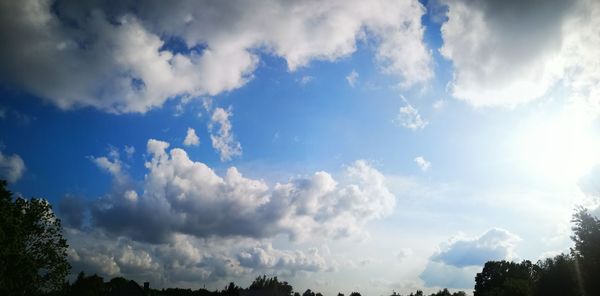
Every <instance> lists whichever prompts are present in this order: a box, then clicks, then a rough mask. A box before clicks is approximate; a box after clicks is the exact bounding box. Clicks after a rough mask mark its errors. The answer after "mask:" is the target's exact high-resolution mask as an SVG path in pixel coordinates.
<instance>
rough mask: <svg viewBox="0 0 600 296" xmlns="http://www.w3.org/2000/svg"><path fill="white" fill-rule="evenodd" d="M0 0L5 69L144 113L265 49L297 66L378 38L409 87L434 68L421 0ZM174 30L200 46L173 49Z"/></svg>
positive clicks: (33, 84) (222, 78) (241, 74)
mask: <svg viewBox="0 0 600 296" xmlns="http://www.w3.org/2000/svg"><path fill="white" fill-rule="evenodd" d="M1 5H2V6H1V9H0V28H2V32H3V33H2V34H0V36H2V37H1V38H2V39H0V42H1V43H2V44H6V45H7V46H3V47H2V49H1V50H0V65H2V67H1V68H0V76H2V77H3V78H4V79H7V80H8V81H10V82H11V83H12V84H14V85H16V86H18V87H21V88H24V89H26V90H27V91H29V92H31V93H33V94H35V95H38V96H40V97H43V98H44V99H46V100H47V101H49V102H51V103H53V104H55V105H57V106H59V107H60V108H63V109H69V108H75V107H81V106H92V107H96V108H98V109H102V110H105V111H108V112H113V113H124V112H141V113H143V112H146V111H147V110H149V109H151V108H156V107H160V106H162V105H163V104H164V102H165V101H166V100H168V99H169V98H173V97H179V96H186V95H190V96H202V95H217V94H220V93H223V92H227V91H231V90H234V89H237V88H239V87H241V86H243V85H244V84H246V83H247V82H248V81H249V80H251V79H252V78H253V72H254V70H255V69H256V67H257V65H258V61H259V55H257V54H256V51H264V52H266V53H269V54H272V55H275V56H279V57H282V58H283V59H285V60H286V62H287V65H288V68H289V69H290V70H291V71H294V70H296V69H298V68H299V67H303V66H306V65H308V64H309V63H310V62H311V61H313V60H325V61H335V60H337V59H339V58H341V57H345V56H348V55H350V54H352V53H353V52H354V51H355V50H356V43H357V41H358V40H368V41H369V42H372V43H374V44H375V46H376V58H377V60H378V61H379V64H380V66H381V68H382V70H383V71H384V72H386V73H390V74H393V75H397V76H398V77H399V79H400V81H401V82H402V84H403V85H405V86H410V85H413V84H415V83H422V82H424V81H427V80H428V79H430V78H431V77H432V75H433V71H432V67H431V53H430V52H429V50H427V48H426V46H425V44H424V42H423V31H424V27H423V26H422V24H421V16H422V15H423V14H424V13H425V9H424V7H423V6H422V5H421V4H420V3H419V2H418V1H416V0H404V1H392V0H380V1H372V2H369V3H368V4H367V3H365V2H362V1H357V0H355V1H341V0H340V1H330V2H327V3H322V2H287V1H260V2H253V3H252V4H250V3H247V2H244V1H237V2H234V3H222V2H219V1H217V2H194V1H170V2H169V3H164V2H161V1H144V2H138V1H123V2H120V3H119V5H113V4H110V3H108V4H104V3H99V2H66V1H58V2H57V3H56V4H54V1H50V0H25V1H18V2H13V1H9V2H3V3H2V4H1ZM108 5H110V7H109V6H108ZM250 6H251V7H250ZM257 12H258V13H257ZM169 38H177V39H180V40H182V41H183V42H184V43H185V45H186V46H187V47H188V48H190V49H191V50H189V52H188V51H183V52H174V51H172V50H171V49H170V48H169V47H165V40H168V39H169ZM198 48H200V49H198ZM31 69H36V71H31Z"/></svg>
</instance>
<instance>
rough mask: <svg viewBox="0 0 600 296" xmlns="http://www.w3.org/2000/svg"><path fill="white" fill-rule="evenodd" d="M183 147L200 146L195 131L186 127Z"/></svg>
mask: <svg viewBox="0 0 600 296" xmlns="http://www.w3.org/2000/svg"><path fill="white" fill-rule="evenodd" d="M183 145H185V146H198V145H200V138H198V136H197V135H196V130H194V129H193V128H191V127H188V129H187V133H186V135H185V139H184V140H183Z"/></svg>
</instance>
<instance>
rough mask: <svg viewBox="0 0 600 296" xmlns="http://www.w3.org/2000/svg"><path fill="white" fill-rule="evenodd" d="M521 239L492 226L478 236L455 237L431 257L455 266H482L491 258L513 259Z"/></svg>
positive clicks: (436, 260) (433, 259)
mask: <svg viewBox="0 0 600 296" xmlns="http://www.w3.org/2000/svg"><path fill="white" fill-rule="evenodd" d="M520 240H521V239H520V238H519V237H518V236H516V235H514V234H512V233H510V232H508V231H507V230H504V229H498V228H492V229H490V230H488V231H486V232H485V233H483V234H482V235H481V236H479V237H477V238H455V239H453V240H451V241H450V243H449V244H447V245H446V246H443V247H442V248H441V250H439V251H438V252H437V253H436V254H434V255H433V256H432V257H431V260H432V261H435V262H441V263H445V264H447V265H451V266H455V267H465V266H481V265H483V264H484V263H485V262H487V261H490V260H503V259H512V258H515V257H516V255H515V253H514V249H515V247H516V244H517V243H518V242H519V241H520Z"/></svg>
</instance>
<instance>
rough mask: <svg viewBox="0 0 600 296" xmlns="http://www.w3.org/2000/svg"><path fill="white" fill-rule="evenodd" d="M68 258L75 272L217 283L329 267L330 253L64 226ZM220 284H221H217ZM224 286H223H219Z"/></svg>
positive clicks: (252, 242) (253, 242)
mask: <svg viewBox="0 0 600 296" xmlns="http://www.w3.org/2000/svg"><path fill="white" fill-rule="evenodd" d="M65 235H66V236H67V238H68V239H69V241H70V242H72V243H71V244H70V245H71V246H70V248H69V250H68V258H69V261H70V263H71V264H72V265H73V270H74V271H75V273H77V272H79V271H84V272H86V273H99V274H100V275H101V276H106V277H114V276H118V275H121V276H125V277H127V278H132V279H136V280H138V281H151V282H152V285H153V286H157V287H164V286H173V285H185V286H192V287H194V286H195V287H199V285H200V283H206V282H208V283H217V282H218V281H224V280H227V279H232V278H239V277H244V276H248V277H249V276H251V275H253V274H259V273H263V274H264V273H267V272H268V273H270V274H273V273H275V274H282V275H287V276H291V275H294V274H296V273H298V272H317V271H323V270H326V269H328V268H329V267H330V266H331V264H332V261H331V258H327V257H325V256H323V255H321V254H320V252H319V250H318V249H316V248H309V249H307V250H286V249H276V248H273V246H272V245H271V243H269V242H260V241H256V240H253V239H227V238H208V239H204V238H202V239H200V238H195V237H193V236H188V235H181V234H179V235H175V236H174V237H173V239H172V240H170V241H169V242H165V243H161V244H149V243H144V242H137V241H134V240H131V239H129V238H127V237H117V238H111V237H109V236H107V235H106V233H104V232H102V231H98V230H93V231H88V232H84V231H80V230H76V229H73V228H66V234H65ZM219 285H220V284H219ZM219 287H222V286H219Z"/></svg>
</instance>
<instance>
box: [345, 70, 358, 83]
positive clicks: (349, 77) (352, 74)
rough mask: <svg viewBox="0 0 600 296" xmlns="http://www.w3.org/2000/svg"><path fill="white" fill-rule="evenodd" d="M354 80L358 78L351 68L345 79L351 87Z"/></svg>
mask: <svg viewBox="0 0 600 296" xmlns="http://www.w3.org/2000/svg"><path fill="white" fill-rule="evenodd" d="M356 80H358V72H356V70H352V72H350V74H348V75H347V76H346V81H348V84H349V85H350V86H351V87H354V86H355V85H356Z"/></svg>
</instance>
